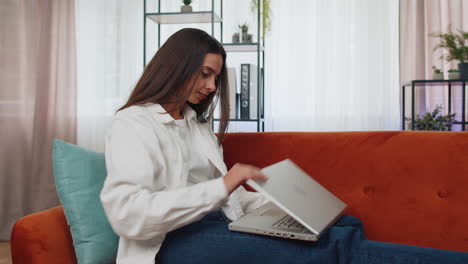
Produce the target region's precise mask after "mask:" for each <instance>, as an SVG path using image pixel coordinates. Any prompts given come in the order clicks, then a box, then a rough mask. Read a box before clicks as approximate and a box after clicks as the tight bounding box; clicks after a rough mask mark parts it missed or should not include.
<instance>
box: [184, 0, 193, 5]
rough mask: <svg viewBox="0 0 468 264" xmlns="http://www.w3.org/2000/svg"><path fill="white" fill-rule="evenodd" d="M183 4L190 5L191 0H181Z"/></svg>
mask: <svg viewBox="0 0 468 264" xmlns="http://www.w3.org/2000/svg"><path fill="white" fill-rule="evenodd" d="M183 2H184V5H190V4H191V3H192V0H183Z"/></svg>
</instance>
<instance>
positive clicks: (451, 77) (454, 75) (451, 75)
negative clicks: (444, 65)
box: [448, 72, 460, 80]
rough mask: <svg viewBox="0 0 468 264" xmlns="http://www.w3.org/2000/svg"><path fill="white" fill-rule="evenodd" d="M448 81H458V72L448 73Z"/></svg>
mask: <svg viewBox="0 0 468 264" xmlns="http://www.w3.org/2000/svg"><path fill="white" fill-rule="evenodd" d="M448 74H449V80H460V73H459V72H449V73H448Z"/></svg>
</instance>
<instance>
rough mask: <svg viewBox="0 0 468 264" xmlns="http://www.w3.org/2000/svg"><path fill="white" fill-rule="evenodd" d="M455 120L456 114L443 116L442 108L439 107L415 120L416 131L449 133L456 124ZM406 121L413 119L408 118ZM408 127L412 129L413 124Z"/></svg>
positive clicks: (418, 116)
mask: <svg viewBox="0 0 468 264" xmlns="http://www.w3.org/2000/svg"><path fill="white" fill-rule="evenodd" d="M454 118H455V114H450V115H443V114H442V106H440V105H437V106H436V108H435V109H434V111H432V112H427V113H426V114H424V115H420V114H418V115H417V116H416V118H415V119H414V130H433V131H447V130H450V129H452V125H453V123H454V122H455V119H454ZM406 120H407V121H411V118H406ZM408 126H409V127H408V128H409V129H411V122H410V123H409V124H408Z"/></svg>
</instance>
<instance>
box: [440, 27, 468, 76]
mask: <svg viewBox="0 0 468 264" xmlns="http://www.w3.org/2000/svg"><path fill="white" fill-rule="evenodd" d="M432 36H433V37H436V38H439V40H440V43H439V44H437V45H436V46H435V47H434V51H436V50H438V49H442V50H446V51H447V54H442V56H441V58H442V59H445V60H446V61H447V62H450V61H458V62H459V64H458V70H459V71H460V73H461V77H462V78H463V79H468V32H464V31H462V30H457V32H452V30H451V29H450V27H449V30H448V32H447V33H433V34H432Z"/></svg>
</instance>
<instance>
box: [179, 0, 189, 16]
mask: <svg viewBox="0 0 468 264" xmlns="http://www.w3.org/2000/svg"><path fill="white" fill-rule="evenodd" d="M182 2H183V3H184V5H183V6H181V7H180V12H182V13H188V12H192V6H191V5H190V4H191V3H192V0H183V1H182Z"/></svg>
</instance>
